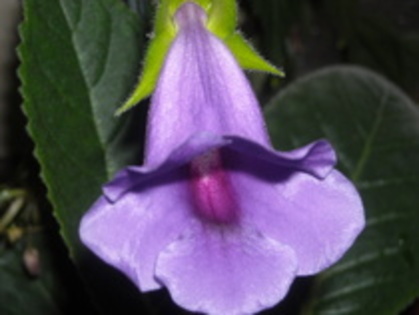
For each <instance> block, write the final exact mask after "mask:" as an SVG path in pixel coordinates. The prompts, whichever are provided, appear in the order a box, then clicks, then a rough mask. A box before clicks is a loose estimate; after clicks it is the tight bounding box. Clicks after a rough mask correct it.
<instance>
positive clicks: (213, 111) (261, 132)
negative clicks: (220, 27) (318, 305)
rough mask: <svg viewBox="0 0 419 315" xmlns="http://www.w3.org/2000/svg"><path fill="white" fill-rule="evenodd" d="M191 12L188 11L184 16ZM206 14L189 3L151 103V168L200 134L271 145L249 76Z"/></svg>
mask: <svg viewBox="0 0 419 315" xmlns="http://www.w3.org/2000/svg"><path fill="white" fill-rule="evenodd" d="M185 12H187V13H185ZM202 14H203V11H202V9H201V8H200V7H198V6H197V5H195V4H193V3H186V4H185V5H183V6H182V8H181V9H180V10H179V13H178V23H180V22H179V20H181V19H182V18H183V17H184V16H187V17H188V18H187V20H186V21H185V23H184V24H185V25H186V26H183V24H181V25H179V31H178V35H177V38H176V39H175V41H174V42H173V44H172V47H171V49H170V51H169V54H168V56H167V58H166V61H165V64H164V67H163V69H162V71H161V75H160V78H159V81H158V84H157V88H156V91H155V93H154V94H153V97H152V100H151V103H152V105H151V108H150V113H149V120H148V128H147V143H146V159H145V163H146V164H147V165H159V164H160V163H161V162H162V159H163V158H164V157H166V156H167V155H168V152H171V151H172V150H173V149H175V148H176V147H178V145H179V144H180V143H183V142H185V141H186V140H187V139H188V138H189V137H190V136H191V135H192V134H194V133H197V132H210V133H215V134H234V135H240V136H242V137H245V138H247V139H250V140H253V141H255V142H257V143H260V144H261V145H266V146H269V143H270V142H269V139H268V135H267V133H266V128H265V123H264V120H263V116H262V114H261V111H260V108H259V104H258V102H257V100H256V98H255V95H254V94H253V91H252V89H251V86H250V85H249V82H248V81H247V78H246V76H245V75H244V73H243V72H242V70H241V69H240V67H239V66H238V64H237V62H236V60H235V59H234V57H233V55H232V54H231V53H230V51H229V50H228V49H227V47H226V46H225V45H224V44H223V43H222V42H221V40H219V39H218V38H216V37H215V36H214V35H212V34H211V33H210V32H208V30H206V29H205V26H204V25H203V24H202V22H201V19H200V18H189V16H190V15H192V16H193V15H198V16H201V15H202Z"/></svg>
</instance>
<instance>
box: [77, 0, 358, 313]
mask: <svg viewBox="0 0 419 315" xmlns="http://www.w3.org/2000/svg"><path fill="white" fill-rule="evenodd" d="M223 6H226V8H223ZM234 11H235V7H234V6H233V4H232V3H231V2H230V1H214V2H209V1H196V2H190V1H173V2H170V1H166V2H163V4H162V5H161V6H160V9H159V11H158V13H157V22H156V36H155V38H154V42H152V43H151V44H150V49H149V55H148V60H146V64H145V70H144V75H143V77H142V81H141V83H140V86H139V88H138V89H137V90H136V91H135V92H134V94H133V97H132V98H130V99H129V100H128V101H127V103H126V104H125V105H124V106H123V107H122V111H124V110H125V109H128V108H129V107H131V105H133V104H134V103H135V102H137V101H138V100H139V99H141V98H143V97H145V96H146V95H147V94H148V93H149V92H151V90H152V88H153V86H154V83H155V82H154V81H156V82H157V85H156V88H155V91H154V93H153V95H152V99H151V108H150V112H149V116H148V129H147V134H146V148H145V160H144V164H143V166H141V167H140V166H129V167H127V168H125V169H123V170H121V171H120V172H119V173H118V174H117V175H116V176H115V178H114V179H113V180H112V181H110V182H109V183H107V184H106V185H104V186H103V195H102V196H101V197H100V198H99V199H98V200H97V201H96V203H95V204H94V205H93V206H92V207H91V209H90V210H89V211H88V212H87V213H86V214H85V215H84V217H83V219H82V221H81V225H80V236H81V239H82V241H83V243H84V244H85V245H86V246H88V247H89V248H90V249H91V250H92V251H93V252H94V253H95V254H96V255H98V256H99V257H100V258H101V259H103V260H104V261H105V262H107V263H108V264H110V265H113V266H115V267H116V268H118V269H120V270H121V271H122V272H123V273H124V274H125V275H126V276H128V277H129V278H130V279H131V280H132V281H133V282H134V283H135V284H136V285H137V286H138V287H139V289H140V290H141V291H143V292H146V291H150V290H156V289H159V288H162V287H166V288H167V289H168V290H169V292H170V295H171V297H172V298H173V300H174V301H175V302H176V303H177V304H178V305H180V306H181V307H183V308H185V309H187V310H190V311H196V312H203V313H205V314H222V315H239V314H253V313H256V312H259V311H261V310H263V309H265V308H269V307H271V306H273V305H275V304H277V303H279V302H280V301H281V300H282V299H283V298H284V297H285V295H286V294H287V292H288V290H289V288H290V285H291V284H292V282H293V280H294V279H295V277H297V276H307V275H313V274H316V273H318V272H320V271H322V270H324V269H325V268H327V267H329V266H330V265H332V264H333V263H335V262H336V261H337V260H339V259H340V258H341V257H342V255H343V254H344V253H345V252H346V251H347V250H348V248H349V247H350V246H351V245H352V244H353V242H354V240H355V239H356V238H357V236H358V235H359V233H360V232H361V230H362V229H363V227H364V212H363V206H362V202H361V200H360V197H359V195H358V193H357V191H356V189H355V188H354V186H353V185H352V184H351V182H350V181H349V180H348V179H346V178H345V177H344V176H343V175H342V174H341V173H340V172H338V171H337V170H335V169H334V167H335V164H336V155H335V153H334V150H333V149H332V147H331V145H330V144H329V143H328V142H327V141H325V140H319V141H316V142H314V143H312V144H309V145H307V146H304V147H302V148H299V149H296V150H293V151H290V152H278V151H275V150H274V149H273V148H272V146H271V144H270V140H269V137H268V134H267V132H266V129H265V123H264V121H263V117H262V115H261V112H260V107H259V104H258V102H257V100H256V98H255V96H254V93H253V91H252V89H251V87H250V85H249V83H248V81H247V79H246V77H245V75H244V74H243V72H242V70H241V68H240V65H239V64H240V60H241V59H240V54H241V49H240V47H239V46H234V45H233V46H231V45H229V43H230V42H229V39H230V38H231V37H232V36H233V37H235V36H238V35H237V33H234V29H231V25H232V23H233V22H234V21H233V19H235V14H233V13H231V12H234ZM225 12H227V13H228V15H227V17H228V19H226V20H225V21H224V14H225ZM230 19H232V20H230ZM218 20H220V21H222V22H218ZM220 34H221V35H220ZM161 38H165V39H164V40H163V41H164V43H165V44H164V45H163V46H164V47H165V48H164V49H163V48H161V47H160V45H162V44H161V42H160V41H161ZM240 43H243V45H244V43H245V42H244V41H241V42H240ZM156 47H160V48H159V49H160V51H159V55H158V56H159V58H157V59H158V60H154V59H153V57H152V55H150V54H152V52H153V51H154V50H155V49H157V48H156ZM232 47H233V49H232ZM237 47H238V48H237ZM243 47H244V46H243ZM236 48H237V49H236ZM250 50H251V49H250V48H248V46H246V48H245V49H244V52H243V54H244V55H246V54H247V53H248V52H249V51H250ZM237 56H239V57H237ZM249 56H251V57H250V59H251V58H254V59H253V60H255V64H254V67H253V68H259V69H261V70H270V69H272V72H276V70H275V69H274V68H272V67H271V66H269V64H267V63H264V62H263V61H261V60H262V59H260V57H258V56H257V55H253V52H252V54H250V55H249ZM159 62H160V63H161V64H160V63H159ZM259 62H260V63H259ZM155 63H157V64H155ZM252 65H253V64H252V62H250V64H248V66H249V67H252ZM259 65H262V66H260V67H259ZM265 65H266V67H265ZM150 67H151V68H153V70H149V69H150ZM264 67H265V68H264ZM150 73H153V74H151V75H150ZM148 80H150V81H148ZM144 82H145V83H144ZM143 86H147V87H146V88H143ZM138 91H140V92H138Z"/></svg>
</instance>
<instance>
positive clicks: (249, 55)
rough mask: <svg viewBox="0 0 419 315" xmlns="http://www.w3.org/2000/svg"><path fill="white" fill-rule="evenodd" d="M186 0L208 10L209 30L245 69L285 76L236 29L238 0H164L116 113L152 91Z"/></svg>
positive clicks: (173, 37)
mask: <svg viewBox="0 0 419 315" xmlns="http://www.w3.org/2000/svg"><path fill="white" fill-rule="evenodd" d="M185 2H194V3H196V4H197V5H199V6H201V7H202V8H203V9H204V10H205V12H206V13H207V16H208V20H207V29H208V30H209V31H210V32H211V33H213V34H214V35H216V36H217V37H218V38H220V39H221V40H223V42H224V43H225V44H226V45H227V47H228V48H229V49H230V51H231V52H232V53H233V55H234V56H235V58H236V60H237V62H238V63H239V64H240V66H241V67H242V68H244V69H249V70H256V71H264V72H269V73H272V74H274V75H278V76H284V73H283V72H281V71H280V70H279V69H277V68H276V67H275V66H273V65H271V64H270V63H269V62H267V61H266V60H264V59H263V58H262V57H261V56H260V55H259V54H258V53H257V52H256V51H255V49H254V48H253V47H252V46H251V45H250V44H249V43H248V42H247V41H246V40H245V39H244V38H243V36H242V35H241V34H240V33H239V32H237V31H236V24H237V5H236V2H235V0H161V1H160V4H159V6H158V8H157V11H156V20H155V24H154V34H153V37H152V39H151V41H150V45H149V47H148V50H147V53H146V56H145V61H144V66H143V72H142V75H141V78H140V80H139V83H138V84H137V86H136V87H135V89H134V91H133V93H132V94H131V96H130V97H129V98H128V99H127V100H126V101H125V103H124V104H123V105H122V106H121V107H120V108H119V109H118V110H117V112H116V115H120V114H122V113H124V112H125V111H127V110H128V109H130V108H131V107H133V106H134V105H136V104H137V103H139V102H140V101H141V100H143V99H145V98H146V97H148V96H149V95H150V94H152V93H153V91H154V89H155V86H156V84H157V80H158V78H159V75H160V71H161V69H162V67H163V64H164V60H165V58H166V55H167V53H168V51H169V49H170V46H171V44H172V42H173V40H174V39H175V38H176V34H177V26H176V24H175V23H174V21H173V16H174V15H175V13H176V11H177V10H178V9H179V8H180V7H181V6H182V5H183V4H184V3H185Z"/></svg>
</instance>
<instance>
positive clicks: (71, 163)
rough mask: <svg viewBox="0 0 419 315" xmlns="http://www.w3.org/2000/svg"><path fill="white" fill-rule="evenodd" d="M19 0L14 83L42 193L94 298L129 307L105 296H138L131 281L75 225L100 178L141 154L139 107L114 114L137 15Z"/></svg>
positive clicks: (134, 51) (114, 8)
mask: <svg viewBox="0 0 419 315" xmlns="http://www.w3.org/2000/svg"><path fill="white" fill-rule="evenodd" d="M23 4H24V23H23V24H22V26H21V38H22V44H21V46H20V47H19V54H20V59H21V63H22V64H21V67H20V69H19V75H20V78H21V81H22V89H21V91H22V94H23V98H24V111H25V112H26V115H27V117H28V121H29V125H28V130H29V133H30V135H31V136H32V138H33V140H34V142H35V155H36V157H37V159H38V161H39V163H40V165H41V176H42V178H43V180H44V182H45V184H46V186H47V189H48V198H49V200H50V201H51V203H52V205H53V208H54V213H55V215H56V217H57V219H58V221H59V223H60V226H61V228H62V235H63V236H64V239H65V241H66V243H67V245H68V246H69V249H70V254H71V256H72V258H73V259H74V260H75V261H76V262H77V264H78V265H79V267H80V269H81V271H82V274H83V276H84V277H85V278H86V280H87V282H88V283H89V285H90V286H94V287H95V288H94V290H93V292H96V296H97V297H98V300H97V301H96V302H97V304H98V305H102V310H104V311H108V312H110V313H112V312H113V313H114V314H115V313H119V311H121V312H122V313H124V314H128V313H127V312H124V311H123V310H124V309H123V308H122V309H121V308H117V310H115V308H113V309H112V307H110V304H112V303H118V302H120V303H121V304H122V306H121V305H119V306H120V307H124V306H125V305H124V304H127V305H128V304H129V303H128V302H133V301H134V302H133V303H135V301H139V299H138V293H137V290H135V289H134V288H133V287H129V289H121V288H122V287H126V286H128V284H127V283H128V282H127V280H125V279H124V278H123V277H122V276H119V275H118V274H117V272H116V271H115V272H114V271H113V270H111V269H109V270H108V269H107V270H106V271H105V272H104V270H103V268H105V267H104V266H102V265H100V263H98V260H96V258H95V257H94V256H93V255H92V254H91V253H90V252H89V251H88V250H86V249H85V247H84V246H83V245H82V244H81V242H80V240H79V237H78V225H79V221H80V218H81V216H82V215H83V214H84V213H85V212H86V211H87V210H88V208H89V207H90V206H91V205H92V203H93V202H94V201H95V200H96V199H97V198H98V197H99V195H100V194H101V185H102V184H104V183H105V182H107V181H108V180H109V179H110V178H111V177H112V175H113V174H114V173H115V171H117V170H118V169H120V168H121V167H123V166H125V165H126V164H139V163H140V161H141V155H140V150H141V147H142V139H140V136H141V129H142V124H143V122H140V121H138V118H139V117H138V115H137V114H138V113H137V114H135V112H134V113H131V115H127V116H124V117H122V118H119V117H118V118H116V117H114V112H115V110H116V109H117V108H118V107H119V105H120V104H121V103H122V102H123V100H124V98H125V97H126V95H128V92H129V90H130V88H131V87H133V86H134V84H135V81H136V74H137V73H138V67H139V65H140V57H141V49H142V47H143V43H142V38H143V35H144V34H143V31H142V29H140V25H141V24H140V23H139V21H138V18H137V16H136V15H135V14H133V13H132V12H131V11H130V10H129V9H128V8H127V7H125V5H124V4H123V3H122V2H121V1H119V0H95V1H84V0H72V1H67V0H57V1H37V0H27V1H24V2H23ZM135 119H137V121H135ZM109 278H112V279H109ZM124 281H125V282H124ZM110 288H112V291H113V292H112V293H111V292H109V290H110ZM127 290H128V293H129V294H128V293H127ZM132 292H135V293H136V294H135V300H134V294H133V293H132ZM106 293H107V294H108V298H107V296H106V295H105V294H106ZM99 300H100V301H99ZM127 300H129V301H127ZM108 306H109V307H108ZM126 307H127V308H128V306H126ZM137 311H138V310H137Z"/></svg>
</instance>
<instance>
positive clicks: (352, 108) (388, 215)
mask: <svg viewBox="0 0 419 315" xmlns="http://www.w3.org/2000/svg"><path fill="white" fill-rule="evenodd" d="M266 118H267V122H268V125H269V130H270V132H271V135H272V139H273V143H274V144H275V145H276V146H278V147H281V148H282V149H290V148H293V147H297V146H300V145H302V144H305V143H307V142H309V141H312V140H314V139H317V138H326V139H328V140H330V141H331V142H332V143H333V145H334V147H335V148H336V150H337V152H338V154H339V157H340V164H339V167H340V169H341V170H342V171H343V172H344V173H345V174H346V175H348V176H349V177H350V178H352V179H353V181H354V182H355V184H356V186H357V187H358V189H359V191H360V193H361V195H362V199H363V202H364V205H365V210H366V216H367V226H366V229H365V230H364V232H363V233H362V235H361V236H360V238H359V239H358V240H357V242H356V243H355V245H354V246H353V248H352V249H351V250H350V251H349V252H348V253H347V254H346V255H345V257H344V259H342V260H341V261H340V262H339V263H338V264H336V265H335V266H333V267H332V268H330V269H328V270H327V271H325V272H324V273H322V274H321V275H320V276H319V277H317V278H316V279H315V285H314V290H313V291H312V299H311V303H310V304H308V305H306V313H307V314H321V315H330V314H333V315H363V314H365V315H367V314H368V315H369V314H380V315H394V314H397V313H398V312H399V311H401V310H402V309H404V308H405V307H406V306H407V305H408V304H409V303H410V302H411V301H412V300H413V299H414V298H415V297H417V296H418V295H419V282H418V281H417V279H419V228H418V223H419V194H418V191H419V164H418V161H419V128H418V125H419V110H418V108H417V107H416V106H415V105H414V104H413V103H412V102H411V100H409V99H408V98H407V97H406V96H405V95H404V94H403V93H402V92H401V91H400V90H399V89H398V88H397V87H395V86H394V85H392V84H391V83H389V82H388V81H386V80H384V79H383V78H382V77H380V76H378V75H376V74H374V73H371V72H369V71H366V70H362V69H360V68H352V67H336V68H332V69H328V70H324V71H320V72H317V73H315V74H313V75H310V76H308V77H306V78H304V79H302V80H300V81H297V82H296V83H294V84H293V85H291V86H289V87H288V88H287V89H286V90H284V91H283V92H282V93H280V94H279V95H278V97H276V98H275V99H274V100H273V101H272V102H271V103H270V104H269V106H268V108H267V110H266Z"/></svg>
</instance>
